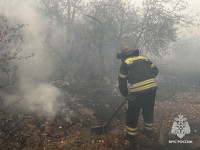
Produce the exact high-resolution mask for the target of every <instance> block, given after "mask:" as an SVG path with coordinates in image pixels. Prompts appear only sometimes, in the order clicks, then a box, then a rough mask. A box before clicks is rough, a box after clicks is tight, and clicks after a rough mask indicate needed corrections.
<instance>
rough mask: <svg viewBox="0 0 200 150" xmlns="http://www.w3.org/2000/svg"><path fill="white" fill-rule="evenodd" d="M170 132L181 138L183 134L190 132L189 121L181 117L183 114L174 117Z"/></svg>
mask: <svg viewBox="0 0 200 150" xmlns="http://www.w3.org/2000/svg"><path fill="white" fill-rule="evenodd" d="M171 132H172V134H174V135H177V136H178V137H179V138H180V139H182V138H183V137H184V136H185V134H190V126H189V123H188V122H187V119H186V118H183V115H179V118H175V122H174V123H173V126H172V130H171Z"/></svg>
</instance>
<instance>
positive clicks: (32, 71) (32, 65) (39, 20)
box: [0, 0, 61, 118]
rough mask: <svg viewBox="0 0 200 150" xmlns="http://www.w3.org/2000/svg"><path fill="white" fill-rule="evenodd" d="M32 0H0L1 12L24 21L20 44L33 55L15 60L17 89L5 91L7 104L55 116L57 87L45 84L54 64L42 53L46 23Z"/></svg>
mask: <svg viewBox="0 0 200 150" xmlns="http://www.w3.org/2000/svg"><path fill="white" fill-rule="evenodd" d="M38 5H40V4H39V1H35V0H15V1H5V0H1V8H4V9H2V10H1V11H0V13H1V14H4V15H5V16H6V17H8V18H11V19H12V18H13V19H15V20H19V21H21V22H22V23H24V24H25V25H26V26H25V28H24V29H23V37H24V44H23V45H21V47H22V49H23V54H24V55H25V56H26V55H30V54H32V53H35V56H34V57H32V58H30V59H28V60H22V61H20V62H18V63H19V64H18V72H17V75H18V90H17V91H15V94H5V93H3V95H4V98H5V99H6V101H5V103H6V104H7V105H13V104H15V105H16V106H17V107H19V108H20V109H23V110H26V111H29V112H35V113H37V114H38V115H40V116H46V117H48V118H53V117H55V115H56V113H57V111H58V105H57V98H58V97H59V96H61V92H60V91H59V89H58V88H56V87H54V86H53V85H51V84H48V80H49V77H50V76H51V74H52V73H54V67H53V66H54V64H53V61H52V60H51V57H49V55H48V53H47V52H46V47H45V45H44V35H45V34H44V33H45V31H46V26H47V23H46V22H45V18H44V17H43V16H42V15H41V14H38V12H37V11H36V9H35V8H34V7H35V6H38Z"/></svg>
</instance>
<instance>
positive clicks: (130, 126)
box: [126, 90, 156, 142]
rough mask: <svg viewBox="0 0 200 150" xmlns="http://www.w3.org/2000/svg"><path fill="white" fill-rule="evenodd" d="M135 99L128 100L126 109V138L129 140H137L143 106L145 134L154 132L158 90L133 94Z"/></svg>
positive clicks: (148, 134) (149, 134)
mask: <svg viewBox="0 0 200 150" xmlns="http://www.w3.org/2000/svg"><path fill="white" fill-rule="evenodd" d="M132 96H133V97H134V100H132V101H130V100H129V101H128V109H127V111H126V130H127V134H126V138H127V140H129V141H133V142H134V141H135V140H136V138H137V133H138V127H137V124H138V117H139V114H140V110H141V108H142V115H143V119H144V128H143V129H144V134H145V135H147V136H151V134H152V132H153V113H154V104H155V96H156V90H151V91H148V92H144V93H138V94H133V95H132Z"/></svg>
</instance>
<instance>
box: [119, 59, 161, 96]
mask: <svg viewBox="0 0 200 150" xmlns="http://www.w3.org/2000/svg"><path fill="white" fill-rule="evenodd" d="M157 74H158V69H157V67H156V66H155V65H154V64H153V63H152V62H151V61H150V60H149V59H148V58H146V57H144V56H132V57H129V58H126V59H125V60H123V61H122V64H121V66H120V70H119V74H118V77H119V89H120V92H121V94H122V95H123V96H124V97H126V96H128V95H129V92H130V94H131V93H134V94H135V93H141V92H146V91H149V90H153V89H157V83H156V79H155V78H156V76H157ZM127 81H128V83H129V84H130V86H129V92H128V87H127Z"/></svg>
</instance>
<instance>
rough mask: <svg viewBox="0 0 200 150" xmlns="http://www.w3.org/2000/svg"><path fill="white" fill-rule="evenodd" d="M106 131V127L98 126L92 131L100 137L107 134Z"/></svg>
mask: <svg viewBox="0 0 200 150" xmlns="http://www.w3.org/2000/svg"><path fill="white" fill-rule="evenodd" d="M105 130H106V126H96V127H93V128H91V131H92V132H94V133H95V134H98V135H100V134H103V133H105Z"/></svg>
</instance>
